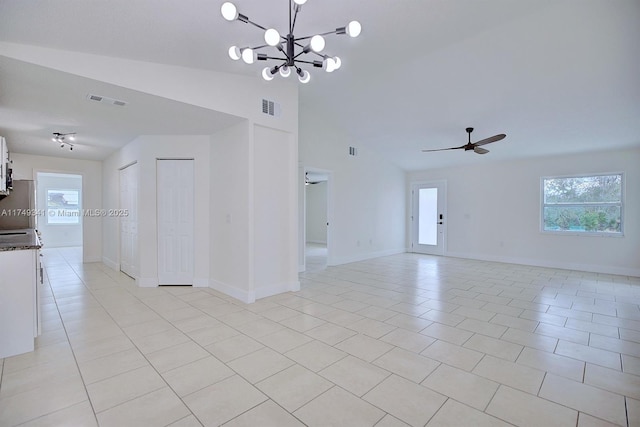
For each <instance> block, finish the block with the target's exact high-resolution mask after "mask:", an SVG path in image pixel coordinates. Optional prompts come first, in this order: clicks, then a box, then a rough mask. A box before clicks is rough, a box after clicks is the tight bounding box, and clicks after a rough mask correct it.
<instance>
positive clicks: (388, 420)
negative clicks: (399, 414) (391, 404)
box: [376, 414, 409, 427]
mask: <svg viewBox="0 0 640 427" xmlns="http://www.w3.org/2000/svg"><path fill="white" fill-rule="evenodd" d="M408 425H409V424H407V423H404V422H402V421H400V420H399V419H397V418H396V417H394V416H393V415H389V414H387V415H385V416H384V418H382V419H381V420H380V421H379V422H378V423H376V427H407V426H408Z"/></svg>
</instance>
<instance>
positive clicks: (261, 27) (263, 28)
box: [242, 19, 267, 31]
mask: <svg viewBox="0 0 640 427" xmlns="http://www.w3.org/2000/svg"><path fill="white" fill-rule="evenodd" d="M242 22H246V23H247V24H251V25H253V26H254V27H258V28H260V29H261V30H263V31H267V28H265V27H263V26H262V25H260V24H256V23H255V22H253V21H251V20H249V19H247V20H246V21H242Z"/></svg>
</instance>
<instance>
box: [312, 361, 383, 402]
mask: <svg viewBox="0 0 640 427" xmlns="http://www.w3.org/2000/svg"><path fill="white" fill-rule="evenodd" d="M318 373H319V374H320V375H322V376H323V377H325V378H326V379H328V380H330V381H332V382H333V383H334V384H337V385H339V386H340V387H342V388H344V389H345V390H347V391H350V392H351V393H353V394H355V395H356V396H360V397H362V395H364V394H365V393H367V392H368V391H369V390H371V389H372V388H373V387H375V386H377V385H378V384H380V382H382V380H384V379H385V378H386V377H388V376H389V375H390V373H389V372H388V371H386V370H384V369H382V368H380V367H378V366H375V365H373V364H371V363H369V362H365V361H363V360H361V359H358V358H356V357H353V356H347V357H345V358H344V359H341V360H339V361H337V362H336V363H334V364H332V365H330V366H328V367H327V368H325V369H323V370H321V371H320V372H318Z"/></svg>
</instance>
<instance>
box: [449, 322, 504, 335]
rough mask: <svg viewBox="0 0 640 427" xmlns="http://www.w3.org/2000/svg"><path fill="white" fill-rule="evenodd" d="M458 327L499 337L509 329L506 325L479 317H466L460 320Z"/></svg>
mask: <svg viewBox="0 0 640 427" xmlns="http://www.w3.org/2000/svg"><path fill="white" fill-rule="evenodd" d="M457 327H458V328H461V329H464V330H467V331H471V332H476V333H478V334H482V335H488V336H490V337H494V338H499V337H500V336H502V334H504V333H505V332H506V330H507V327H506V326H502V325H496V324H493V323H489V322H485V321H483V320H477V319H465V320H463V321H462V322H460V324H459V325H458V326H457Z"/></svg>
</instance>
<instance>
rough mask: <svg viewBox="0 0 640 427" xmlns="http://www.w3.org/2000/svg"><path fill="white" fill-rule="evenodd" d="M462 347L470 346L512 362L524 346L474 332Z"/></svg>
mask: <svg viewBox="0 0 640 427" xmlns="http://www.w3.org/2000/svg"><path fill="white" fill-rule="evenodd" d="M463 347H466V348H470V349H472V350H476V351H479V352H481V353H486V354H491V355H492V356H496V357H499V358H501V359H505V360H510V361H512V362H513V361H515V360H516V359H517V358H518V356H519V355H520V352H521V351H522V349H523V348H524V347H523V346H521V345H518V344H513V343H510V342H507V341H502V340H499V339H495V338H491V337H487V336H484V335H480V334H475V335H474V336H472V337H471V338H469V340H467V342H465V343H464V344H463Z"/></svg>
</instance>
